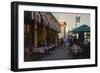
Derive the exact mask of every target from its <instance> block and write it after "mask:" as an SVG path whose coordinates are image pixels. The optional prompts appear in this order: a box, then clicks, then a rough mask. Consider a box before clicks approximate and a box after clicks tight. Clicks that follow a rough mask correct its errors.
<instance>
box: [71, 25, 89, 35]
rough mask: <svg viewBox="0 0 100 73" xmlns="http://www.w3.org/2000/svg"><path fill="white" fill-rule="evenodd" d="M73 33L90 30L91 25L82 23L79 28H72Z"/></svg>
mask: <svg viewBox="0 0 100 73" xmlns="http://www.w3.org/2000/svg"><path fill="white" fill-rule="evenodd" d="M72 32H73V33H81V32H90V27H89V26H87V25H82V26H80V27H78V28H75V29H74V30H72Z"/></svg>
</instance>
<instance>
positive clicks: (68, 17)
mask: <svg viewBox="0 0 100 73" xmlns="http://www.w3.org/2000/svg"><path fill="white" fill-rule="evenodd" d="M52 14H53V15H54V16H55V18H56V19H57V20H58V21H61V20H63V21H65V22H66V23H67V26H66V27H67V28H68V29H69V30H72V29H74V28H76V16H77V14H75V13H73V14H72V13H56V12H55V13H52ZM79 15H80V23H78V25H77V27H79V26H81V25H83V24H85V25H88V26H90V14H79Z"/></svg>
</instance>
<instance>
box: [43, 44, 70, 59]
mask: <svg viewBox="0 0 100 73" xmlns="http://www.w3.org/2000/svg"><path fill="white" fill-rule="evenodd" d="M71 58H72V57H71V55H70V52H69V50H68V46H67V45H66V47H65V48H59V47H58V48H56V50H53V51H52V53H51V54H50V55H48V56H45V57H43V58H42V60H64V59H71Z"/></svg>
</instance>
